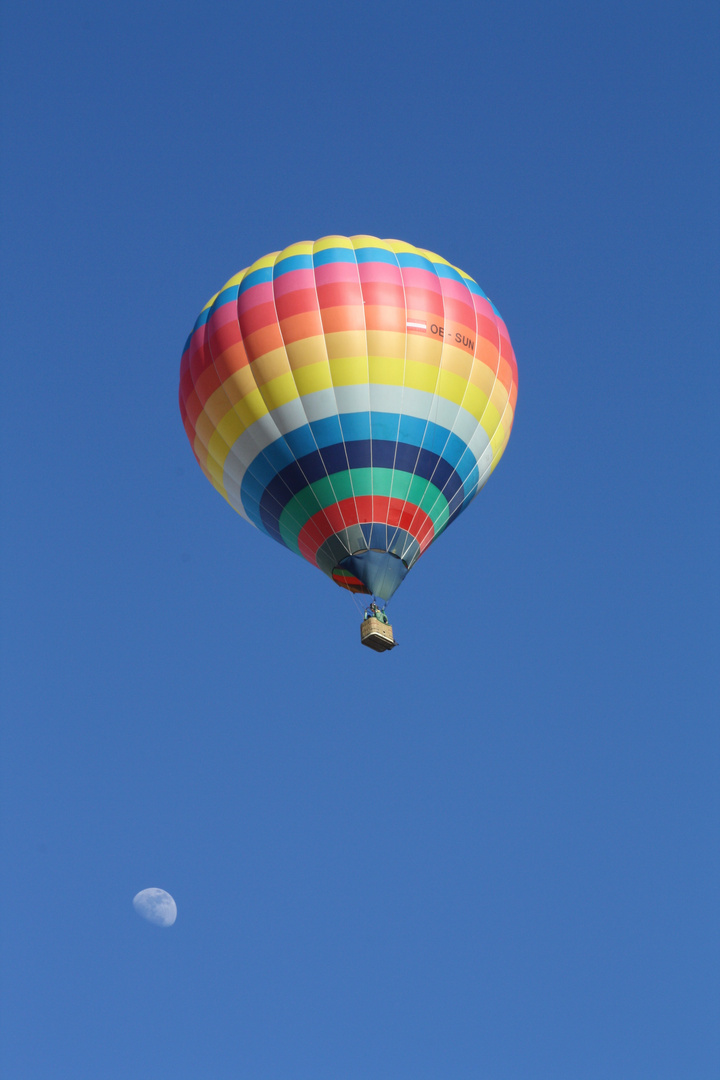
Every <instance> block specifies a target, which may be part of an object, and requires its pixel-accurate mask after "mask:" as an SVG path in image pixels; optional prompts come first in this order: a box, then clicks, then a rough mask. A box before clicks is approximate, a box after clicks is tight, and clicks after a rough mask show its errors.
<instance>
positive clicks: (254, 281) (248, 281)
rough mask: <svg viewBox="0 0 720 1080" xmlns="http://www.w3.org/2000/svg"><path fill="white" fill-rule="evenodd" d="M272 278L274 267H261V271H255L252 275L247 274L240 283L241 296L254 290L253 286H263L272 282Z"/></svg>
mask: <svg viewBox="0 0 720 1080" xmlns="http://www.w3.org/2000/svg"><path fill="white" fill-rule="evenodd" d="M272 277H273V268H272V266H261V267H260V269H259V270H253V272H252V274H247V275H246V276H245V277H244V278H243V279H242V281H241V282H240V289H239V295H242V294H243V293H246V292H247V291H248V289H252V287H253V285H262V284H263V283H264V282H266V281H272Z"/></svg>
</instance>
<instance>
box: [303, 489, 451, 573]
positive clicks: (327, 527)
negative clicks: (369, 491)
mask: <svg viewBox="0 0 720 1080" xmlns="http://www.w3.org/2000/svg"><path fill="white" fill-rule="evenodd" d="M373 507H374V512H373ZM386 521H387V523H388V525H390V526H392V527H393V528H395V527H399V528H401V529H404V530H405V531H407V532H410V526H411V525H412V533H411V535H412V536H414V537H417V536H418V535H419V534H420V533H424V532H427V533H428V540H427V541H426V542H425V543H424V544H423V545H422V546H423V548H425V547H427V545H428V544H429V543H430V541H431V539H432V537H433V535H434V532H435V530H434V526H433V523H432V519H431V518H429V517H428V515H427V514H426V513H425V511H424V510H421V509H420V507H419V506H414V505H413V504H412V503H406V502H404V501H403V500H402V499H390V498H388V496H386V495H375V496H372V495H361V496H358V497H357V498H356V499H343V500H342V501H341V502H339V503H333V505H332V506H327V507H325V509H324V510H318V512H317V513H316V514H313V516H312V517H311V518H310V519H309V520H308V521H307V522H306V524H305V526H304V527H303V529H302V530H301V531H300V535H299V536H298V545H299V547H300V554H301V555H302V556H303V558H305V559H307V560H308V562H311V563H313V565H317V560H316V557H315V556H316V554H317V551H318V548H319V547H320V546H321V545H322V544H323V543H324V542H325V541H326V540H327V539H328V538H329V537H330V536H332V535H333V534H334V533H339V532H341V531H342V530H343V529H344V528H347V527H348V526H350V525H370V524H372V523H375V524H379V525H384V524H385V522H386ZM318 535H319V536H320V537H321V540H320V542H319V543H316V542H315V541H314V539H313V537H317V536H318Z"/></svg>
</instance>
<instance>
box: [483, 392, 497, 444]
mask: <svg viewBox="0 0 720 1080" xmlns="http://www.w3.org/2000/svg"><path fill="white" fill-rule="evenodd" d="M480 423H481V424H482V426H483V427H484V428H485V431H486V432H487V436H488V438H489V439H490V441H491V442H492V440H493V437H494V435H495V432H496V431H497V429H498V424H499V423H500V413H499V412H498V411H497V409H496V408H495V406H494V405H493V403H492V402H491V401H488V403H487V406H486V407H485V412H484V413H483V416H482V419H481V421H480Z"/></svg>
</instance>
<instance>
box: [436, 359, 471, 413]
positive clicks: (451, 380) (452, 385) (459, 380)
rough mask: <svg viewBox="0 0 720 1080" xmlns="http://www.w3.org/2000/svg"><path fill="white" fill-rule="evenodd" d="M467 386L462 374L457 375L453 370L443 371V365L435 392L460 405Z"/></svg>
mask: <svg viewBox="0 0 720 1080" xmlns="http://www.w3.org/2000/svg"><path fill="white" fill-rule="evenodd" d="M467 388H468V381H467V379H466V378H465V376H464V375H457V374H456V373H455V372H453V371H445V369H444V367H443V370H442V371H441V372H440V378H439V379H438V387H437V393H438V394H439V395H440V397H443V398H447V399H448V401H453V402H454V403H455V404H456V405H460V404H461V403H462V401H463V397H464V396H465V392H466V390H467Z"/></svg>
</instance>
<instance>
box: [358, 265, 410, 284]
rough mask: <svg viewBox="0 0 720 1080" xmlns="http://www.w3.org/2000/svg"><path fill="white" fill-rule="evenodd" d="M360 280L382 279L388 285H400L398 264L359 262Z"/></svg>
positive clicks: (400, 277)
mask: <svg viewBox="0 0 720 1080" xmlns="http://www.w3.org/2000/svg"><path fill="white" fill-rule="evenodd" d="M359 270H360V280H361V281H362V282H365V281H382V282H383V283H387V284H388V285H400V286H402V274H401V273H400V267H399V266H391V265H390V264H389V263H360V264H359Z"/></svg>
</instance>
